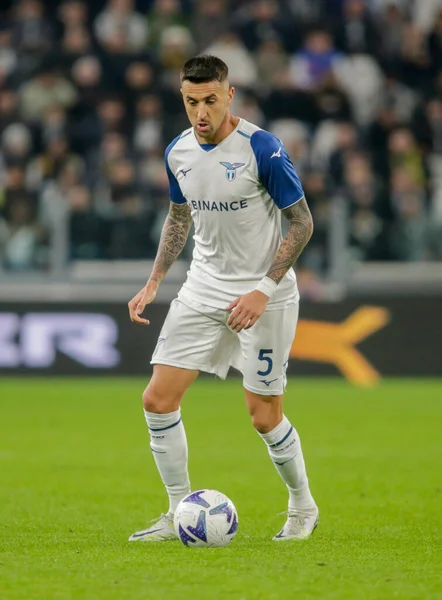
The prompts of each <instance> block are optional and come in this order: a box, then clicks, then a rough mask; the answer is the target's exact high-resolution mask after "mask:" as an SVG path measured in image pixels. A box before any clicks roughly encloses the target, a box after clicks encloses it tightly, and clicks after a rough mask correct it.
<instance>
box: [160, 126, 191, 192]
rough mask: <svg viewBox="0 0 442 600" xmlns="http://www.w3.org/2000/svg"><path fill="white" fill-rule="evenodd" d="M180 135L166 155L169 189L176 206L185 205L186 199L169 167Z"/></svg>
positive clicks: (170, 145) (171, 144) (167, 149)
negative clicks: (171, 155)
mask: <svg viewBox="0 0 442 600" xmlns="http://www.w3.org/2000/svg"><path fill="white" fill-rule="evenodd" d="M180 137H181V136H180V135H179V136H178V137H176V138H175V139H174V140H173V141H172V142H171V143H170V144H169V145H168V146H167V148H166V152H165V153H164V162H165V165H166V172H167V177H168V178H169V188H170V199H171V201H172V202H174V203H175V204H185V203H186V199H185V198H184V196H183V192H182V191H181V188H180V184H179V183H178V181H177V178H176V177H175V175H174V174H173V173H172V170H171V168H170V166H169V154H170V151H171V150H172V148H173V147H174V146H175V144H176V143H177V142H178V140H179V139H180Z"/></svg>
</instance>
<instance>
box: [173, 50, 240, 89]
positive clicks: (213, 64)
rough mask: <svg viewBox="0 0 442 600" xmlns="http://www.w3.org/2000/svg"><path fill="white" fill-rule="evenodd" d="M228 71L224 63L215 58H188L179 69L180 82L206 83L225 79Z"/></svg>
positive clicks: (208, 56) (203, 55)
mask: <svg viewBox="0 0 442 600" xmlns="http://www.w3.org/2000/svg"><path fill="white" fill-rule="evenodd" d="M228 75H229V69H228V67H227V65H226V63H225V62H224V61H222V60H221V59H220V58H218V57H217V56H211V55H210V54H202V55H201V56H195V57H194V58H190V59H189V60H188V61H187V62H186V63H185V65H184V67H183V68H182V69H181V81H184V80H185V79H187V80H188V81H190V82H191V83H206V82H208V81H219V82H220V83H222V82H223V81H225V80H226V79H227V77H228Z"/></svg>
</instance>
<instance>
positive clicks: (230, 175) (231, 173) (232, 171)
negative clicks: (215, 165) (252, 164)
mask: <svg viewBox="0 0 442 600" xmlns="http://www.w3.org/2000/svg"><path fill="white" fill-rule="evenodd" d="M245 164H246V163H233V164H232V163H229V162H220V165H222V166H223V167H226V179H227V181H233V180H234V179H235V177H236V169H239V168H240V167H243V166H244V165H245Z"/></svg>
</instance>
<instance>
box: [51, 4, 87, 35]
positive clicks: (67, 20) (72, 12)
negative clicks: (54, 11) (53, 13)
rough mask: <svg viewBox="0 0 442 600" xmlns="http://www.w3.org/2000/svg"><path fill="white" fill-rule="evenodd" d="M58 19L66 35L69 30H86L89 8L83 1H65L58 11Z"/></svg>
mask: <svg viewBox="0 0 442 600" xmlns="http://www.w3.org/2000/svg"><path fill="white" fill-rule="evenodd" d="M58 18H59V21H60V23H61V26H62V29H63V31H64V33H66V31H68V30H69V29H86V28H87V24H88V6H87V3H86V2H83V1H82V0H63V2H62V3H61V4H60V7H59V9H58Z"/></svg>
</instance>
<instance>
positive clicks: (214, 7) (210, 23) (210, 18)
mask: <svg viewBox="0 0 442 600" xmlns="http://www.w3.org/2000/svg"><path fill="white" fill-rule="evenodd" d="M191 19H192V20H191V30H192V32H193V34H194V37H195V41H196V45H197V48H196V49H197V51H199V52H200V51H202V50H203V48H207V46H209V44H211V43H212V42H213V41H214V40H216V39H217V38H218V36H219V35H220V34H221V33H223V31H226V30H227V29H228V26H229V18H228V16H227V0H196V2H195V12H194V13H193V16H192V17H191Z"/></svg>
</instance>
